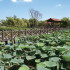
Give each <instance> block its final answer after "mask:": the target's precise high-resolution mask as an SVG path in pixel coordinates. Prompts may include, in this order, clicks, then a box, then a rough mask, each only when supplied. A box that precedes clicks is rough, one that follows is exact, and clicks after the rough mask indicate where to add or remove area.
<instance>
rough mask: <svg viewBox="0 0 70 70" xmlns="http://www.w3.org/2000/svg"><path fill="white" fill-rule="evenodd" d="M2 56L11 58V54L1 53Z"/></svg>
mask: <svg viewBox="0 0 70 70" xmlns="http://www.w3.org/2000/svg"><path fill="white" fill-rule="evenodd" d="M3 57H4V58H12V56H11V55H10V54H3Z"/></svg>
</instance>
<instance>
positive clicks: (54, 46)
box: [0, 30, 70, 70]
mask: <svg viewBox="0 0 70 70" xmlns="http://www.w3.org/2000/svg"><path fill="white" fill-rule="evenodd" d="M15 41H18V43H16V44H14V45H4V43H3V42H0V70H70V30H64V31H60V32H57V31H56V32H53V33H48V34H41V35H39V36H24V35H22V36H21V37H20V38H16V39H15Z"/></svg>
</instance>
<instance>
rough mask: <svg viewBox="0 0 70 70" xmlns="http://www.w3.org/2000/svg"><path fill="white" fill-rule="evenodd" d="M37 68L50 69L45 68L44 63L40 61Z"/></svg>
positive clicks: (38, 69)
mask: <svg viewBox="0 0 70 70" xmlns="http://www.w3.org/2000/svg"><path fill="white" fill-rule="evenodd" d="M37 70H50V69H48V68H46V67H45V65H44V64H43V63H42V62H41V63H39V64H37Z"/></svg>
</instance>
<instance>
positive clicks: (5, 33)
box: [0, 28, 65, 42]
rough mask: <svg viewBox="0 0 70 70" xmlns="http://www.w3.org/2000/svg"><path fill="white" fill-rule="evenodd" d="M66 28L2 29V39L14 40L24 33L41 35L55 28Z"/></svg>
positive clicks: (0, 32)
mask: <svg viewBox="0 0 70 70" xmlns="http://www.w3.org/2000/svg"><path fill="white" fill-rule="evenodd" d="M64 29H65V28H45V29H43V28H42V29H30V30H27V29H25V30H22V31H21V30H19V31H13V30H11V31H0V41H3V42H5V41H8V40H10V41H14V39H15V37H20V36H21V35H22V34H24V35H26V36H28V35H40V34H42V33H48V32H49V31H51V32H53V31H55V30H58V31H59V30H64Z"/></svg>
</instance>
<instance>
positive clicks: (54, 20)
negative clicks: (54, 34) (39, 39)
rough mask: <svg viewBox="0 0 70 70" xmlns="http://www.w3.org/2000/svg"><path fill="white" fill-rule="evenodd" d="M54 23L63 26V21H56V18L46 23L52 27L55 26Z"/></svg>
mask: <svg viewBox="0 0 70 70" xmlns="http://www.w3.org/2000/svg"><path fill="white" fill-rule="evenodd" d="M54 23H56V24H57V23H60V24H61V20H59V19H55V18H50V19H48V20H47V21H46V22H45V24H48V25H51V26H54ZM60 24H59V25H60Z"/></svg>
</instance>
